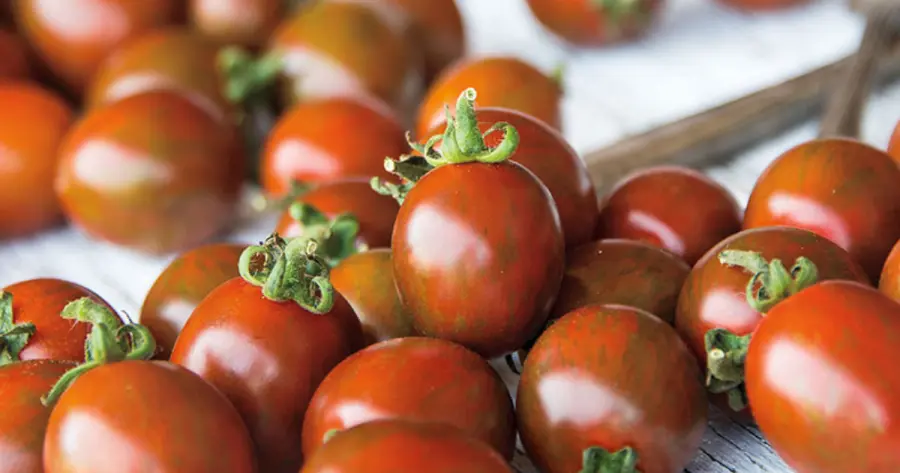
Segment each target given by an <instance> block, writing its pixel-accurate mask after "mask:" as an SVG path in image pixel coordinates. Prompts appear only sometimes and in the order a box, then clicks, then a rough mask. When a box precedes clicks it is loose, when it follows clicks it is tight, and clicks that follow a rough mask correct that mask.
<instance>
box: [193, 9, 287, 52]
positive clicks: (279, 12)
mask: <svg viewBox="0 0 900 473" xmlns="http://www.w3.org/2000/svg"><path fill="white" fill-rule="evenodd" d="M289 3H290V2H289V1H285V0H188V19H189V21H190V23H191V25H192V26H193V27H194V29H195V30H197V31H198V32H200V33H201V34H203V35H204V36H205V37H207V38H209V39H211V40H213V41H215V42H216V43H218V44H222V45H236V46H244V47H251V48H257V47H260V46H262V45H263V44H265V42H266V41H267V40H268V39H269V36H270V35H271V34H272V32H273V31H275V28H276V27H277V26H278V24H279V22H281V19H282V18H283V17H284V15H285V13H287V10H286V6H287V5H288V4H289Z"/></svg>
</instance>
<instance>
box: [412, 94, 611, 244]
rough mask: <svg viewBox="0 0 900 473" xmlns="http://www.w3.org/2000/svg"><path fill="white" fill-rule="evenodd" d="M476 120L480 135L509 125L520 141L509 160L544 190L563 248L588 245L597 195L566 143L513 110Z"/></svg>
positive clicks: (496, 137)
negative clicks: (560, 228) (559, 227)
mask: <svg viewBox="0 0 900 473" xmlns="http://www.w3.org/2000/svg"><path fill="white" fill-rule="evenodd" d="M476 116H477V117H478V128H479V129H480V130H481V132H482V133H484V132H486V131H487V130H488V129H489V128H490V127H491V126H493V125H494V123H500V122H506V123H509V124H510V125H512V126H514V127H515V128H516V131H518V132H519V136H520V140H521V141H520V142H519V147H518V148H516V154H515V155H513V158H512V160H513V161H515V162H517V163H519V164H521V165H522V166H525V167H526V168H527V169H528V170H529V171H531V172H533V173H534V175H535V176H537V178H538V179H540V180H541V182H542V183H543V184H544V185H545V186H547V190H549V191H550V194H551V195H552V196H553V201H554V203H555V204H556V209H557V211H558V212H559V219H560V221H561V222H562V226H563V233H564V234H565V238H566V246H567V247H569V248H572V247H574V246H577V245H580V244H583V243H587V242H589V241H591V240H592V239H593V232H594V226H595V225H596V223H597V219H598V218H599V213H600V210H599V205H598V203H597V193H596V190H595V189H594V183H593V182H591V177H590V175H589V174H588V171H587V167H586V166H585V164H584V161H582V160H581V157H579V156H578V153H577V152H575V150H574V149H572V146H571V145H570V144H569V143H568V142H567V141H566V139H565V138H563V136H562V135H561V134H560V133H559V132H558V131H556V130H554V129H553V128H551V127H550V126H548V125H547V124H545V123H543V122H541V121H540V120H538V119H536V118H534V117H531V116H529V115H526V114H524V113H522V112H518V111H515V110H510V109H506V108H499V107H484V108H479V109H477V110H476ZM445 127H446V122H445V121H441V124H440V125H438V126H437V127H435V128H433V129H432V130H431V131H430V132H429V133H428V135H427V136H435V135H443V133H444V128H445ZM502 137H503V134H502V133H492V134H490V135H489V136H488V139H486V140H485V142H486V143H487V145H488V146H497V145H499V144H500V141H501V139H502Z"/></svg>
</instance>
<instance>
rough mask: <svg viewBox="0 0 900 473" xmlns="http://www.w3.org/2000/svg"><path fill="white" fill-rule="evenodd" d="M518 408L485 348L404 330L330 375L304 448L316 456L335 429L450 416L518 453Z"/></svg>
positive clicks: (310, 414) (311, 412)
mask: <svg viewBox="0 0 900 473" xmlns="http://www.w3.org/2000/svg"><path fill="white" fill-rule="evenodd" d="M348 406H352V408H351V409H348ZM514 416H515V414H514V413H513V405H512V399H510V397H509V392H508V391H507V390H506V385H504V384H503V381H502V380H501V379H500V377H499V376H498V375H497V373H496V372H495V371H494V369H493V368H492V367H491V366H490V365H489V364H488V363H487V361H485V360H484V359H482V358H481V357H479V356H478V355H477V354H475V353H473V352H471V351H469V350H467V349H465V348H463V347H462V346H460V345H457V344H455V343H452V342H448V341H445V340H438V339H433V338H424V337H410V338H398V339H395V340H388V341H385V342H381V343H378V344H375V345H372V346H370V347H368V348H366V349H364V350H362V351H360V352H358V353H356V354H355V355H353V356H351V357H349V358H347V359H346V360H344V361H343V362H341V364H339V365H337V367H335V368H334V369H333V370H332V371H331V373H329V374H328V376H327V377H325V380H324V381H322V384H320V385H319V389H317V390H316V394H315V395H314V396H313V398H312V400H311V401H310V403H309V409H308V410H307V412H306V418H305V420H304V421H303V454H304V455H306V456H307V457H310V456H311V455H312V454H313V453H314V452H315V451H316V450H317V449H319V448H320V446H321V445H322V443H323V442H324V439H325V436H326V434H329V432H331V431H332V430H344V429H348V428H350V427H353V426H355V425H358V424H361V423H364V422H369V421H373V420H378V419H404V420H410V421H415V422H439V423H444V424H449V425H451V426H454V427H457V428H459V429H460V430H461V431H462V432H465V433H467V434H468V435H471V436H472V437H474V438H477V439H480V440H482V441H484V442H485V443H487V444H488V445H490V446H492V447H493V448H494V449H495V450H497V451H498V452H499V453H500V454H501V455H503V456H504V457H506V458H507V459H511V458H512V456H513V451H514V449H515V440H516V429H515V419H514Z"/></svg>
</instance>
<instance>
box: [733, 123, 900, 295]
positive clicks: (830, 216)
mask: <svg viewBox="0 0 900 473" xmlns="http://www.w3.org/2000/svg"><path fill="white" fill-rule="evenodd" d="M898 182H900V167H898V166H897V163H896V161H894V160H893V159H891V157H890V156H889V155H888V154H886V153H885V152H884V151H881V150H878V149H875V148H873V147H871V146H868V145H866V144H863V143H861V142H859V141H854V140H849V139H839V138H829V139H818V140H813V141H810V142H808V143H804V144H801V145H799V146H797V147H795V148H793V149H791V150H788V151H787V152H786V153H784V154H782V155H781V156H780V157H778V158H777V159H776V160H775V161H774V162H772V164H770V165H769V167H768V168H767V169H766V170H765V172H763V174H762V176H760V177H759V179H758V180H757V181H756V186H755V187H754V188H753V192H752V193H751V194H750V201H749V202H748V203H747V210H746V213H745V215H744V228H757V227H767V226H773V225H788V226H792V227H798V228H805V229H807V230H810V231H813V232H816V233H818V234H819V235H822V236H824V237H826V238H829V239H831V241H833V242H835V243H837V244H838V245H840V246H841V247H842V248H844V249H845V250H847V251H849V252H850V254H851V255H853V257H854V258H856V260H857V261H859V263H860V264H861V265H862V267H863V269H865V270H866V273H867V274H868V275H869V279H870V280H872V281H877V280H878V276H879V274H880V273H881V268H882V266H883V265H884V261H885V259H886V258H887V255H888V253H889V252H890V251H891V248H892V247H893V246H894V243H896V242H897V240H898V239H900V186H898V185H897V183H898Z"/></svg>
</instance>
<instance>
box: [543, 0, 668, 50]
mask: <svg viewBox="0 0 900 473" xmlns="http://www.w3.org/2000/svg"><path fill="white" fill-rule="evenodd" d="M662 5H663V1H662V0H638V1H630V0H612V1H596V0H572V1H567V2H558V1H555V0H528V7H529V8H530V9H531V12H532V13H533V14H534V16H535V17H536V18H537V20H538V21H540V22H541V23H542V24H543V25H544V26H545V27H546V28H547V29H548V30H550V31H552V32H553V33H554V34H556V35H557V36H559V37H560V38H562V39H564V40H566V41H568V42H569V43H572V44H575V45H578V46H602V45H606V44H610V43H617V42H620V41H623V40H629V39H634V38H637V37H640V36H643V35H644V34H645V33H646V32H647V30H648V29H649V28H650V27H651V26H652V24H653V23H654V21H655V20H656V18H657V17H658V16H659V12H660V10H661V7H662Z"/></svg>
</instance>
